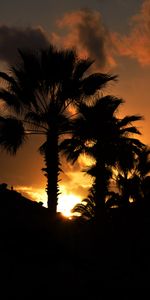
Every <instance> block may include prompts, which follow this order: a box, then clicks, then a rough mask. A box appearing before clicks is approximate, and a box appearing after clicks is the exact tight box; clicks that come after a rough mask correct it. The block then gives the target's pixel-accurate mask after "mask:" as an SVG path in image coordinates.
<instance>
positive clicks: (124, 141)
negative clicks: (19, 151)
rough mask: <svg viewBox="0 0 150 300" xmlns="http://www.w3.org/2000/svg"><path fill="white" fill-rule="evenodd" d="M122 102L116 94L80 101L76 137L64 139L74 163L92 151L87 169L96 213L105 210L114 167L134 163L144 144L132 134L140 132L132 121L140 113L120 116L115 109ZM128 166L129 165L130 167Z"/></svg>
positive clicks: (65, 147)
mask: <svg viewBox="0 0 150 300" xmlns="http://www.w3.org/2000/svg"><path fill="white" fill-rule="evenodd" d="M122 103H123V100H122V99H118V98H116V97H113V96H110V95H108V96H104V97H102V98H98V99H97V101H96V100H95V103H94V104H92V105H87V104H85V103H81V105H80V106H79V107H78V110H79V112H80V114H79V116H78V117H77V118H76V119H75V120H74V124H73V126H74V127H73V128H74V129H73V138H71V139H67V140H65V141H64V142H63V143H62V145H61V147H62V151H63V153H64V154H65V155H67V158H68V160H69V161H71V162H72V163H74V162H75V161H76V160H77V159H78V157H79V156H80V155H81V154H82V153H85V154H88V155H90V156H91V157H92V158H93V159H94V160H95V163H94V164H93V166H92V167H90V168H88V169H87V170H86V171H87V172H88V174H90V175H91V176H92V177H93V178H94V185H93V188H94V189H95V203H96V212H97V215H98V216H99V215H101V216H102V215H103V213H102V211H103V212H104V211H105V201H106V196H107V194H108V192H109V190H108V188H109V185H110V179H111V177H112V167H115V166H116V165H118V166H120V167H121V166H122V165H124V163H125V162H127V160H129V161H128V162H127V163H125V166H126V167H127V165H128V164H129V162H130V164H133V162H134V157H135V153H139V151H140V149H141V148H142V147H143V144H142V143H141V142H140V141H139V140H138V139H136V138H134V137H131V136H132V135H133V134H135V135H138V134H140V132H139V131H138V130H137V128H136V127H135V126H133V125H132V123H133V122H135V121H139V120H141V116H136V115H135V116H126V117H124V118H123V119H118V118H117V116H116V112H117V111H118V107H119V106H120V105H121V104H122ZM128 168H129V167H128Z"/></svg>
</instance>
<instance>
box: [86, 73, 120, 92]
mask: <svg viewBox="0 0 150 300" xmlns="http://www.w3.org/2000/svg"><path fill="white" fill-rule="evenodd" d="M116 79H117V76H116V75H109V74H102V73H94V74H92V75H89V76H88V77H86V78H85V79H83V83H82V84H83V90H84V93H85V95H88V96H89V95H93V94H94V93H95V92H96V91H97V90H98V89H101V88H103V87H105V85H106V84H107V83H108V82H109V81H112V80H116Z"/></svg>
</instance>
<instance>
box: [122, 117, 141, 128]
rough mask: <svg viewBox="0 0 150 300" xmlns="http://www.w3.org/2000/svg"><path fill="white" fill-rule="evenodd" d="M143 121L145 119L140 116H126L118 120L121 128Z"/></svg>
mask: <svg viewBox="0 0 150 300" xmlns="http://www.w3.org/2000/svg"><path fill="white" fill-rule="evenodd" d="M141 120H143V117H142V116H139V115H132V116H126V117H124V118H122V119H121V120H118V124H119V126H120V128H121V127H125V126H128V125H131V124H132V122H136V121H141Z"/></svg>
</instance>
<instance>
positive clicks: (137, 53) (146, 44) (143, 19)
mask: <svg viewBox="0 0 150 300" xmlns="http://www.w3.org/2000/svg"><path fill="white" fill-rule="evenodd" d="M130 28H131V29H130V32H129V34H128V35H126V36H123V37H122V36H121V35H120V34H118V33H115V34H112V37H113V42H114V45H115V47H116V51H117V53H119V54H120V55H121V56H128V57H130V58H133V59H136V60H137V61H138V62H139V63H140V64H141V65H143V66H144V65H150V0H145V1H144V2H143V3H142V5H141V9H140V11H139V13H138V14H137V15H135V16H133V17H132V19H131V22H130Z"/></svg>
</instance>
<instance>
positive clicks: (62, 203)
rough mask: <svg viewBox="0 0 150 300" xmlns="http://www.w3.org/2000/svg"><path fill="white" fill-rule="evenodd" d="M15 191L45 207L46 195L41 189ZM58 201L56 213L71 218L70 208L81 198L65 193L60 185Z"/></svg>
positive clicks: (23, 188) (63, 187)
mask: <svg viewBox="0 0 150 300" xmlns="http://www.w3.org/2000/svg"><path fill="white" fill-rule="evenodd" d="M15 188H16V190H18V191H19V192H21V193H22V194H24V195H25V196H27V197H29V198H30V199H33V200H34V201H37V202H42V203H43V206H45V207H47V194H46V192H45V191H44V190H43V189H36V188H33V187H26V186H17V187H15ZM60 192H61V194H60V195H59V199H58V206H57V211H58V212H60V213H62V215H63V216H65V217H67V218H69V217H71V216H72V213H71V210H72V208H73V207H74V206H75V205H76V204H77V203H78V202H80V201H81V198H80V197H79V196H77V195H75V194H73V193H70V192H68V191H67V189H66V187H65V186H63V185H61V186H60Z"/></svg>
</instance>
